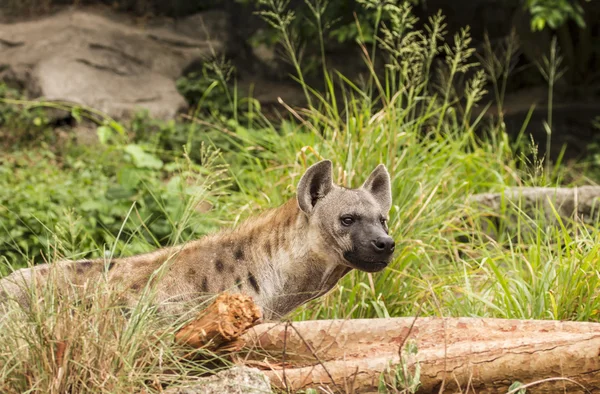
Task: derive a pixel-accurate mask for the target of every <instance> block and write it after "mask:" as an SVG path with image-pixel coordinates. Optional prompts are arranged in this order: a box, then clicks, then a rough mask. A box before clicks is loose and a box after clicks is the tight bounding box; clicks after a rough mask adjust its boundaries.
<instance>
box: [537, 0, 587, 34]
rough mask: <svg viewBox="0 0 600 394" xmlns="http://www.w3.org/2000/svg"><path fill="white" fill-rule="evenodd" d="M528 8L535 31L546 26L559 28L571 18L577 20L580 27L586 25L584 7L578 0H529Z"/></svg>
mask: <svg viewBox="0 0 600 394" xmlns="http://www.w3.org/2000/svg"><path fill="white" fill-rule="evenodd" d="M586 1H590V0H586ZM527 8H528V9H529V12H530V13H531V30H534V31H535V30H544V28H545V27H546V26H549V27H550V28H551V29H558V28H559V27H560V26H562V25H563V24H565V23H566V22H567V21H569V20H573V21H575V23H577V26H579V27H580V28H584V27H585V20H584V18H583V8H582V7H581V4H579V2H578V0H527Z"/></svg>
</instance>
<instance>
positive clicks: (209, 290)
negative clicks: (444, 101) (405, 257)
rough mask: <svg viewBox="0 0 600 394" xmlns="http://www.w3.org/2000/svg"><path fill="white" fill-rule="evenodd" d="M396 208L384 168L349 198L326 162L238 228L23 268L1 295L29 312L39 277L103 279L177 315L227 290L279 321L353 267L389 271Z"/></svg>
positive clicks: (0, 284)
mask: <svg viewBox="0 0 600 394" xmlns="http://www.w3.org/2000/svg"><path fill="white" fill-rule="evenodd" d="M390 207H391V188H390V178H389V175H388V172H387V170H386V169H385V167H384V166H378V167H377V168H376V169H375V170H374V171H373V173H372V174H371V175H370V177H369V178H368V179H367V181H365V183H364V184H363V186H362V187H361V188H358V189H346V188H343V187H340V186H337V185H334V184H333V182H332V164H331V162H330V161H328V160H325V161H322V162H319V163H317V164H315V165H314V166H312V167H310V168H309V169H308V170H307V171H306V173H305V174H304V176H303V177H302V179H301V180H300V183H299V184H298V193H297V198H295V199H292V200H290V201H288V202H287V203H285V204H284V205H282V206H280V207H279V208H276V209H272V210H269V211H266V212H264V213H263V214H261V215H259V216H258V217H255V218H252V219H249V220H247V221H246V222H244V223H242V224H241V225H239V226H238V227H237V228H235V229H232V230H225V231H221V232H218V233H216V234H213V235H208V236H205V237H203V238H200V239H198V240H195V241H192V242H189V243H186V244H183V245H179V246H175V247H170V248H164V249H160V250H157V251H155V252H152V253H147V254H142V255H137V256H133V257H125V258H119V259H113V260H111V261H105V260H85V261H59V262H57V263H54V264H52V265H46V264H44V265H39V266H35V267H32V268H27V269H21V270H18V271H15V272H14V273H13V274H11V275H10V276H8V277H7V278H4V279H2V280H0V290H3V291H4V292H5V293H6V294H8V295H10V296H12V297H15V298H16V299H17V301H20V302H22V303H25V302H26V298H27V297H26V296H25V294H26V292H25V291H24V289H23V287H24V285H28V284H31V283H32V280H33V279H34V278H35V279H36V283H38V284H43V283H44V282H45V281H46V280H47V279H48V278H49V277H50V274H49V273H50V272H51V271H58V272H60V273H61V275H60V277H57V278H58V279H57V285H58V286H65V285H66V283H67V282H70V283H71V284H72V285H74V286H83V285H85V283H86V282H90V281H98V280H100V279H102V278H106V279H107V280H108V282H109V283H114V284H115V285H118V286H119V287H120V288H122V289H124V290H125V294H126V296H125V303H126V304H129V305H133V304H135V302H136V301H137V300H138V298H139V294H140V293H141V291H142V290H143V289H144V288H146V287H147V285H148V284H150V285H151V286H155V287H156V298H155V299H154V302H156V303H157V304H158V306H159V310H162V311H168V312H174V313H181V312H183V311H185V309H186V307H187V306H189V305H190V304H189V303H190V302H198V300H201V299H205V298H206V296H207V295H210V294H214V293H218V292H222V291H224V290H227V291H230V292H241V293H245V294H249V295H251V296H252V297H253V298H254V300H255V302H256V303H257V304H258V305H259V306H260V307H261V308H262V310H263V314H264V316H265V318H266V319H273V318H278V317H281V316H283V315H285V314H287V313H289V312H290V311H292V310H293V309H294V308H296V307H298V306H299V305H302V304H304V303H306V302H307V301H309V300H311V299H314V298H316V297H319V296H322V295H324V294H325V293H327V292H328V291H329V290H331V289H332V288H333V287H334V286H335V284H336V283H337V282H338V280H339V279H340V278H342V277H343V276H344V275H346V274H347V273H348V272H349V271H350V270H352V269H353V268H358V269H361V270H365V271H371V272H374V271H379V270H381V269H383V268H384V267H385V266H386V265H387V264H388V263H389V261H390V259H391V257H392V252H393V240H391V238H390V237H389V236H387V226H386V225H385V220H386V219H387V215H388V211H389V209H390ZM349 217H351V218H353V219H352V220H353V222H352V223H351V224H350V225H346V224H345V222H350V221H351V220H349V219H347V218H349ZM50 268H52V269H50Z"/></svg>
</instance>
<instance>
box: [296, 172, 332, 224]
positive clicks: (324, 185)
mask: <svg viewBox="0 0 600 394" xmlns="http://www.w3.org/2000/svg"><path fill="white" fill-rule="evenodd" d="M332 168H333V165H332V164H331V161H329V160H323V161H320V162H318V163H317V164H313V165H312V166H310V167H308V170H306V172H305V173H304V175H302V178H300V182H299V183H298V205H299V206H300V209H301V210H302V211H304V212H305V213H307V214H310V213H311V212H312V210H313V208H314V206H315V204H316V203H317V201H318V200H319V199H320V198H323V197H325V195H326V194H327V193H329V192H330V191H331V189H332V188H333V176H332Z"/></svg>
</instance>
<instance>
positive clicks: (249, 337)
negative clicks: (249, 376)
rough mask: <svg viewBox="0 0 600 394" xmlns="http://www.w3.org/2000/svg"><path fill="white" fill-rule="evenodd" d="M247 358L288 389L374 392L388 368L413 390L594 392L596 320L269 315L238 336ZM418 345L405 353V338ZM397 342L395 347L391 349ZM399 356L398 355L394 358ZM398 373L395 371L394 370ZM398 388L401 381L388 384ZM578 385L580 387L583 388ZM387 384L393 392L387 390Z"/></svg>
mask: <svg viewBox="0 0 600 394" xmlns="http://www.w3.org/2000/svg"><path fill="white" fill-rule="evenodd" d="M242 339H243V340H244V341H245V342H246V351H247V353H246V354H245V355H243V356H240V358H239V359H240V360H241V361H242V362H244V363H245V364H246V365H251V366H258V367H262V368H263V369H266V374H267V375H268V376H269V378H270V379H271V382H272V384H273V385H275V386H277V387H280V388H283V389H286V390H291V391H292V392H295V391H297V390H302V389H306V388H318V387H324V386H327V387H329V388H330V389H332V390H334V391H337V392H357V393H365V392H377V388H378V385H379V384H380V380H381V379H382V376H383V377H385V380H386V381H387V383H388V389H389V388H390V387H389V384H390V382H391V377H392V376H393V374H394V371H395V370H396V368H399V370H400V371H402V370H404V371H405V372H400V375H401V377H402V378H407V379H405V380H404V381H411V379H412V380H413V381H414V380H415V375H416V371H417V369H418V368H420V378H417V381H419V382H420V388H419V390H418V392H424V393H426V392H436V393H437V392H455V391H457V390H462V392H473V390H474V392H477V393H501V392H502V393H507V391H508V389H509V387H510V386H511V384H513V383H514V382H515V381H518V382H521V383H523V384H528V383H533V382H538V381H541V380H544V379H553V380H548V381H545V382H541V383H538V384H535V385H534V386H532V387H529V388H528V389H527V392H528V393H554V392H569V393H574V392H593V393H596V392H600V324H597V323H577V322H559V321H533V320H531V321H520V320H502V319H480V318H444V319H442V318H418V319H416V320H415V319H414V318H393V319H372V320H367V319H359V320H347V321H344V320H332V321H326V320H323V321H305V322H298V323H293V324H284V323H277V324H275V323H269V324H261V325H258V326H255V327H253V328H252V329H250V331H248V332H247V333H246V334H244V335H243V336H242ZM409 343H411V344H415V345H416V346H417V351H416V353H415V352H412V353H411V352H409V351H408V350H407V346H408V345H407V344H409ZM400 349H402V354H401V355H400V352H399V350H400ZM400 360H402V361H400ZM398 380H402V379H398ZM395 386H396V387H395V388H396V389H398V392H400V391H401V388H402V384H400V383H397V384H396V385H395ZM583 387H585V389H586V390H588V391H586V390H584V388H583ZM390 392H394V391H393V390H392V391H390Z"/></svg>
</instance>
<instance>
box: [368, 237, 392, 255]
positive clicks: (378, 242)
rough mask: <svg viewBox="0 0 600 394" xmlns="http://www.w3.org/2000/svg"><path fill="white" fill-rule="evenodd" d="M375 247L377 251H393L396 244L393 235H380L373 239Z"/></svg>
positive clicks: (372, 242)
mask: <svg viewBox="0 0 600 394" xmlns="http://www.w3.org/2000/svg"><path fill="white" fill-rule="evenodd" d="M371 244H372V245H373V248H374V249H375V251H376V252H377V253H392V252H393V251H394V248H395V247H396V244H395V243H394V239H393V238H392V237H387V236H386V237H379V238H377V239H375V240H373V241H371Z"/></svg>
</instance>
